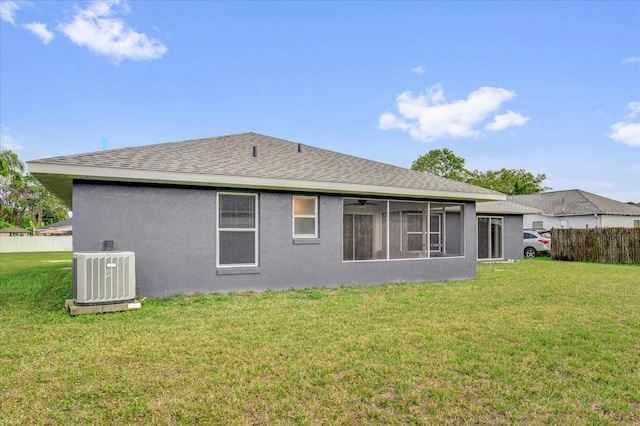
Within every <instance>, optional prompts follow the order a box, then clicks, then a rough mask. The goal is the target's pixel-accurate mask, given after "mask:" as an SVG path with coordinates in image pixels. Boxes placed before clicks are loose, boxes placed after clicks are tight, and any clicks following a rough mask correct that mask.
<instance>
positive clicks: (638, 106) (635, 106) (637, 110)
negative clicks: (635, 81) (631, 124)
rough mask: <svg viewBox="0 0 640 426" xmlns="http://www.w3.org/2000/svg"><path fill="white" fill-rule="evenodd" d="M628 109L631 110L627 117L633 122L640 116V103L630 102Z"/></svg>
mask: <svg viewBox="0 0 640 426" xmlns="http://www.w3.org/2000/svg"><path fill="white" fill-rule="evenodd" d="M627 109H628V110H629V114H627V117H628V118H629V119H631V120H632V119H634V118H636V116H638V115H640V102H638V101H633V102H629V105H627Z"/></svg>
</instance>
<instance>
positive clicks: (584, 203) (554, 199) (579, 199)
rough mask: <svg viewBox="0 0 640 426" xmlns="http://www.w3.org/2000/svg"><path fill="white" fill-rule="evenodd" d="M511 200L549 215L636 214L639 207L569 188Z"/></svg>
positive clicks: (519, 196) (638, 212)
mask: <svg viewBox="0 0 640 426" xmlns="http://www.w3.org/2000/svg"><path fill="white" fill-rule="evenodd" d="M513 201H515V202H517V203H520V204H523V205H526V206H530V207H537V208H539V209H541V210H542V211H543V212H544V214H546V215H550V216H581V215H590V214H604V215H620V216H638V215H640V208H639V207H636V206H634V205H631V204H625V203H621V202H620V201H615V200H612V199H610V198H605V197H601V196H600V195H596V194H592V193H590V192H586V191H582V190H580V189H571V190H567V191H552V192H541V193H539V194H527V195H516V196H514V197H513Z"/></svg>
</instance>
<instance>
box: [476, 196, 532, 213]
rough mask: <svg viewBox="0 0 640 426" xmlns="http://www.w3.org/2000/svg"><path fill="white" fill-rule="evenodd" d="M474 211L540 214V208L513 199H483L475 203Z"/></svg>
mask: <svg viewBox="0 0 640 426" xmlns="http://www.w3.org/2000/svg"><path fill="white" fill-rule="evenodd" d="M476 213H497V214H523V215H524V214H542V210H540V209H537V208H535V207H529V206H525V205H524V204H519V203H516V202H514V201H508V200H503V201H484V202H482V203H477V204H476Z"/></svg>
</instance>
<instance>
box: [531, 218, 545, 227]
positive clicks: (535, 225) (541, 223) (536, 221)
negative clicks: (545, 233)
mask: <svg viewBox="0 0 640 426" xmlns="http://www.w3.org/2000/svg"><path fill="white" fill-rule="evenodd" d="M531 227H532V228H533V229H544V223H543V221H541V220H534V221H533V223H532V224H531Z"/></svg>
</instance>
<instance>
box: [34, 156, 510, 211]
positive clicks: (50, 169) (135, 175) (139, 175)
mask: <svg viewBox="0 0 640 426" xmlns="http://www.w3.org/2000/svg"><path fill="white" fill-rule="evenodd" d="M27 165H28V167H29V172H30V173H31V174H32V175H34V176H35V177H37V178H38V179H39V180H41V181H42V183H43V184H45V186H47V187H49V189H50V190H51V191H52V192H53V193H54V194H56V195H57V196H58V197H59V198H61V199H62V201H64V202H65V204H67V206H68V207H69V208H72V197H71V196H72V187H73V180H94V181H105V182H131V183H156V184H157V183H160V184H168V185H192V186H210V187H211V186H216V187H227V188H255V189H270V190H286V191H309V192H324V193H336V194H354V195H355V194H361V195H370V196H393V197H409V198H440V199H452V200H453V199H455V200H468V201H501V200H505V199H506V195H504V194H501V193H498V192H486V193H484V192H477V193H476V192H461V191H442V190H427V189H416V188H405V187H397V186H379V185H362V184H351V183H341V182H325V181H309V180H295V179H279V178H263V177H255V176H232V175H208V174H197V173H175V172H162V171H153V170H132V169H116V168H109V167H93V166H75V165H62V164H46V163H41V162H27ZM47 183H48V184H49V185H47Z"/></svg>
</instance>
